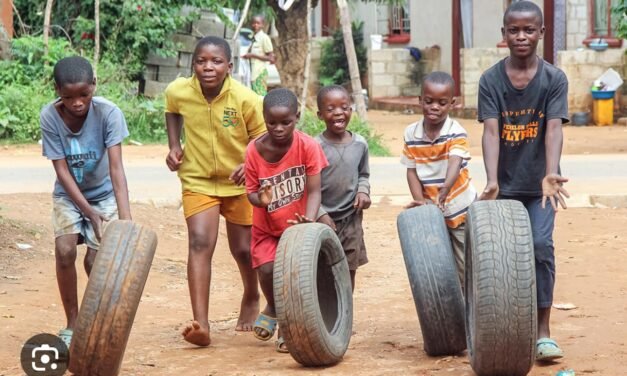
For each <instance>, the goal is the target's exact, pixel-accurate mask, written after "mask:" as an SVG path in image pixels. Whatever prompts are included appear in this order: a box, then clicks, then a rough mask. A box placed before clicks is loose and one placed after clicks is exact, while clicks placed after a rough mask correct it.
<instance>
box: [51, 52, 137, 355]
mask: <svg viewBox="0 0 627 376" xmlns="http://www.w3.org/2000/svg"><path fill="white" fill-rule="evenodd" d="M54 88H55V91H56V93H57V95H58V96H59V98H58V99H56V100H54V101H53V102H51V103H50V104H48V105H47V106H46V107H44V108H43V109H42V111H41V115H40V121H41V133H42V144H43V155H44V156H45V157H47V158H48V159H49V160H51V161H52V166H53V167H54V170H55V172H56V175H57V181H56V182H55V185H54V191H53V193H52V202H53V205H52V206H53V214H52V225H53V228H54V236H55V242H54V243H55V258H56V271H57V282H58V284H59V292H60V293H61V301H62V302H63V309H64V310H65V317H66V319H67V327H66V328H65V329H62V330H61V331H60V332H59V337H60V338H61V339H62V340H63V341H64V342H65V344H66V345H67V346H68V348H69V347H70V342H71V340H72V334H73V328H74V326H75V324H76V318H77V316H78V296H77V291H76V267H75V266H74V262H75V261H76V246H77V244H83V243H85V244H86V245H87V253H86V254H85V259H84V261H83V266H84V267H85V271H86V272H87V275H89V273H90V272H91V268H92V266H93V264H94V260H95V258H96V252H97V251H98V248H99V242H100V236H101V232H102V228H103V224H104V222H106V221H111V220H113V219H116V218H118V215H119V218H120V219H131V210H130V205H129V201H128V189H127V186H126V176H125V175H124V167H123V165H122V146H121V143H122V141H123V140H124V138H125V137H126V136H128V130H127V127H126V120H125V119H124V115H123V114H122V111H120V109H119V108H118V107H117V106H116V105H115V104H113V103H111V102H109V101H108V100H106V99H104V98H102V97H94V96H93V94H94V90H95V89H96V80H95V79H94V73H93V70H92V67H91V64H90V63H89V61H87V60H86V59H84V58H82V57H79V56H73V57H67V58H64V59H61V60H59V61H58V62H57V63H56V64H55V66H54Z"/></svg>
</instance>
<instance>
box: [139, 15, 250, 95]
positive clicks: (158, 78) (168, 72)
mask: <svg viewBox="0 0 627 376" xmlns="http://www.w3.org/2000/svg"><path fill="white" fill-rule="evenodd" d="M183 11H184V12H190V11H191V9H190V8H185V9H184V10H183ZM224 12H225V14H226V15H227V16H231V15H232V14H231V13H232V10H229V9H224ZM233 32H234V28H233V27H227V26H226V25H225V24H224V23H223V22H222V21H221V20H220V19H219V18H218V16H217V15H215V14H213V13H210V12H208V11H205V10H200V19H199V20H197V21H194V22H192V23H190V24H187V25H185V26H184V27H182V28H181V29H180V30H178V31H177V33H176V34H174V35H173V36H172V41H173V42H174V43H175V44H176V46H177V48H176V56H172V57H163V56H159V55H157V54H154V53H151V54H149V55H148V58H147V59H146V69H145V71H144V85H143V93H144V95H145V96H147V97H156V96H157V95H159V94H160V93H162V92H163V91H164V90H165V88H166V86H167V85H168V84H169V83H170V82H172V81H173V80H175V79H176V78H177V77H189V76H191V74H192V54H193V53H194V47H195V46H196V43H197V42H198V40H199V39H200V38H202V37H205V36H209V35H213V36H218V37H222V38H225V39H226V40H227V41H228V42H229V43H230V45H231V51H232V55H233V66H234V67H237V64H238V62H239V50H238V49H239V44H238V43H232V42H231V38H232V37H233Z"/></svg>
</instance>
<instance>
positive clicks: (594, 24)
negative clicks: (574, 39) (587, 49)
mask: <svg viewBox="0 0 627 376" xmlns="http://www.w3.org/2000/svg"><path fill="white" fill-rule="evenodd" d="M620 1H621V0H589V1H588V38H586V40H584V41H583V43H584V44H585V45H586V46H587V45H589V44H590V43H592V42H596V41H598V40H599V39H603V40H605V41H606V42H607V44H608V45H609V46H610V47H621V46H622V44H623V40H622V39H618V38H617V37H616V27H617V25H618V19H619V16H618V15H616V14H614V13H612V7H614V6H616V5H618V4H619V2H620Z"/></svg>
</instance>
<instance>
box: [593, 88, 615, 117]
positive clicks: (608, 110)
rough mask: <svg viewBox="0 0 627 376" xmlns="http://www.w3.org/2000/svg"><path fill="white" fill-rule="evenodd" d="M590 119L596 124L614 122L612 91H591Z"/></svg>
mask: <svg viewBox="0 0 627 376" xmlns="http://www.w3.org/2000/svg"><path fill="white" fill-rule="evenodd" d="M592 121H593V122H594V124H595V125H598V126H605V125H612V124H614V91H594V90H593V91H592Z"/></svg>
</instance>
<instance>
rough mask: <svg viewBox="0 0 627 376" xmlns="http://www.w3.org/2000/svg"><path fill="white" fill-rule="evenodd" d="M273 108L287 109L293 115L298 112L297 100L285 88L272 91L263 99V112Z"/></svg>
mask: <svg viewBox="0 0 627 376" xmlns="http://www.w3.org/2000/svg"><path fill="white" fill-rule="evenodd" d="M273 107H287V108H288V109H289V110H290V111H292V112H293V113H297V112H298V98H296V95H295V94H294V93H292V91H291V90H289V89H285V88H282V87H280V88H276V89H272V90H270V91H269V92H268V94H266V96H265V97H264V98H263V111H264V112H265V111H268V110H269V109H271V108H273Z"/></svg>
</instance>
